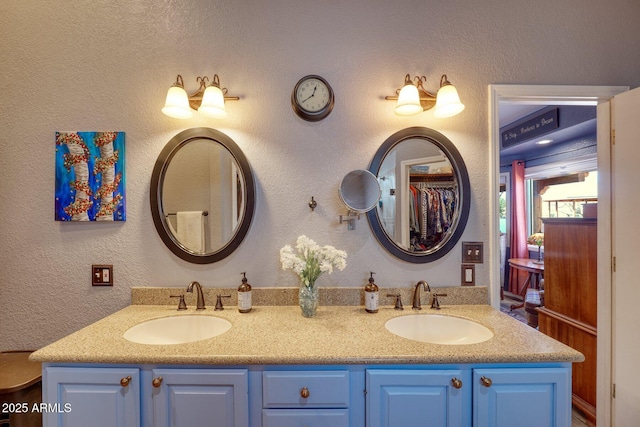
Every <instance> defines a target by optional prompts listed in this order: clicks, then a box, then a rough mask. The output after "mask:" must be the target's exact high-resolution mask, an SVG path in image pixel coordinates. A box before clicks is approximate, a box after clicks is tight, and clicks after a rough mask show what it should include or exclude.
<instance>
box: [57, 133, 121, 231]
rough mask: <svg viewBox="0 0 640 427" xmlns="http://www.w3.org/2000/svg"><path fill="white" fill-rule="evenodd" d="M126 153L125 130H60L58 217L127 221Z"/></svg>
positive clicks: (74, 219)
mask: <svg viewBox="0 0 640 427" xmlns="http://www.w3.org/2000/svg"><path fill="white" fill-rule="evenodd" d="M124 153H125V133H124V132H56V188H55V191H56V194H55V219H56V221H125V220H126V194H125V162H124V160H125V156H124Z"/></svg>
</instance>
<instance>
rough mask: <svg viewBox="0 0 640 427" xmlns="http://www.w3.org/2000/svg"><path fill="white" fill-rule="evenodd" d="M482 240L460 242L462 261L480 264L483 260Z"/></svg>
mask: <svg viewBox="0 0 640 427" xmlns="http://www.w3.org/2000/svg"><path fill="white" fill-rule="evenodd" d="M483 252H484V250H483V244H482V242H462V262H464V263H474V264H482V263H483V262H484V261H483V259H484V254H483Z"/></svg>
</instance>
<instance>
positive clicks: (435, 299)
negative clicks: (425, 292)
mask: <svg viewBox="0 0 640 427" xmlns="http://www.w3.org/2000/svg"><path fill="white" fill-rule="evenodd" d="M446 296H447V294H436V293H434V294H433V299H432V300H431V308H433V309H434V310H440V302H439V301H438V297H446Z"/></svg>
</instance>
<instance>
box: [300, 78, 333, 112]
mask: <svg viewBox="0 0 640 427" xmlns="http://www.w3.org/2000/svg"><path fill="white" fill-rule="evenodd" d="M296 99H297V101H298V105H299V106H300V107H301V108H303V109H305V110H307V111H309V112H311V113H315V112H318V111H320V110H322V108H323V107H325V106H326V105H327V104H328V103H329V88H327V85H326V84H324V82H322V81H321V80H318V79H316V78H309V79H307V80H305V81H303V82H302V84H300V85H299V86H298V90H297V91H296Z"/></svg>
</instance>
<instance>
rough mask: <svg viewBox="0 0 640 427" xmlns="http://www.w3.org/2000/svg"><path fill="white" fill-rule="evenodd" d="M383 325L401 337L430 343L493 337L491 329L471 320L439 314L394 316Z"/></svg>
mask: <svg viewBox="0 0 640 427" xmlns="http://www.w3.org/2000/svg"><path fill="white" fill-rule="evenodd" d="M384 327H385V328H387V330H388V331H389V332H391V333H393V334H396V335H398V336H400V337H402V338H407V339H410V340H414V341H421V342H426V343H431V344H453V345H460V344H476V343H479V342H483V341H487V340H488V339H490V338H492V337H493V332H491V330H489V329H488V328H486V327H484V326H482V325H481V324H479V323H476V322H474V321H472V320H467V319H462V318H460V317H453V316H442V315H439V314H414V315H411V316H401V317H394V318H393V319H390V320H387V322H386V323H385V324H384Z"/></svg>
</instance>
